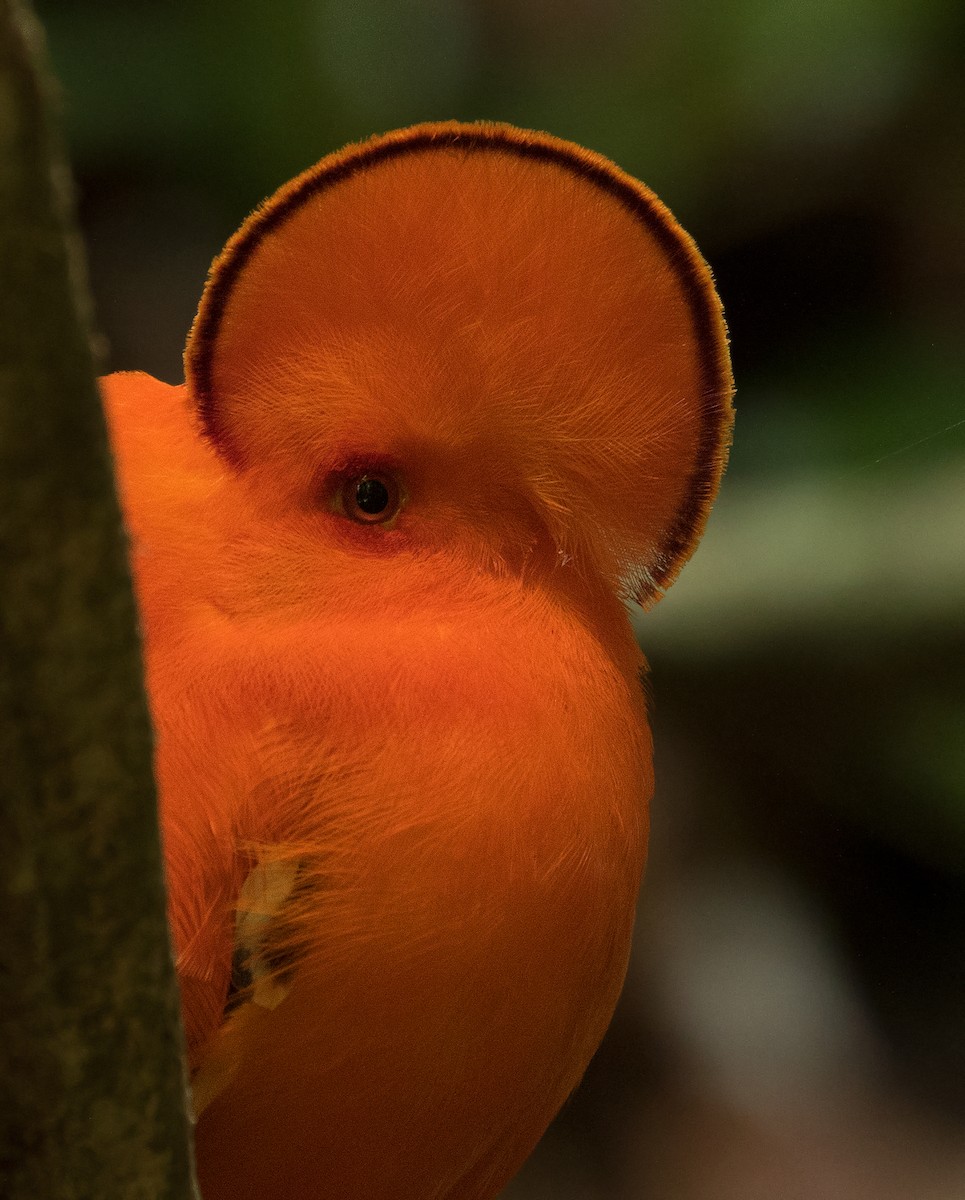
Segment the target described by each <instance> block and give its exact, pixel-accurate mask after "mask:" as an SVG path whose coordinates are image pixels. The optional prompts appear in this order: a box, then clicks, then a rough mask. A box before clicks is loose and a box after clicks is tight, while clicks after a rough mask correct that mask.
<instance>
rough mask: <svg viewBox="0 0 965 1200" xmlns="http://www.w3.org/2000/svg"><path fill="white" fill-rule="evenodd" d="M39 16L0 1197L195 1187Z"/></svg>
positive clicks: (18, 419)
mask: <svg viewBox="0 0 965 1200" xmlns="http://www.w3.org/2000/svg"><path fill="white" fill-rule="evenodd" d="M43 60H44V56H43V47H42V42H41V38H40V35H39V30H38V27H37V25H36V22H35V21H34V19H33V18H32V16H31V14H30V13H29V11H28V10H26V8H25V6H24V4H23V3H21V2H20V0H0V1193H2V1195H3V1196H4V1197H5V1200H61V1198H63V1200H74V1198H81V1197H84V1198H86V1197H90V1198H91V1200H93V1198H95V1197H96V1200H110V1198H112V1197H116V1198H120V1197H124V1198H125V1200H126V1198H133V1197H143V1198H144V1200H162V1198H165V1200H167V1198H174V1197H178V1198H180V1197H191V1196H192V1195H194V1194H195V1188H194V1184H193V1177H192V1171H191V1162H190V1138H189V1130H188V1121H187V1117H186V1106H185V1095H186V1089H185V1077H184V1067H183V1054H182V1034H181V1029H180V1023H179V1016H178V1003H177V991H176V984H175V979H174V972H173V967H172V962H171V952H170V943H169V937H168V931H167V926H166V923H165V916H164V883H163V875H162V867H161V855H160V847H159V838H158V826H157V813H156V804H155V794H154V784H153V779H152V764H151V759H152V754H151V734H150V725H149V721H148V713H147V706H146V703H145V696H144V687H143V682H142V670H141V658H140V647H139V643H138V636H137V625H136V615H135V609H134V604H133V599H132V594H131V585H130V578H129V574H128V567H127V561H126V554H125V542H124V533H123V528H122V524H121V518H120V514H119V510H118V504H117V500H116V497H115V493H114V485H113V479H112V473H111V462H110V455H109V451H108V444H107V437H106V433H105V428H104V422H103V417H102V414H101V409H100V404H99V401H98V396H97V390H96V385H95V381H94V363H93V359H92V354H91V348H90V337H89V333H88V322H87V313H86V301H85V300H84V291H83V286H82V282H81V280H80V272H79V270H78V267H79V264H80V261H81V260H80V255H79V248H78V246H77V244H76V238H75V235H74V233H73V232H72V226H71V220H70V203H69V195H68V190H69V176H68V172H67V167H66V165H65V161H64V158H63V156H62V154H61V152H60V147H59V144H58V140H57V137H56V133H55V130H54V129H53V125H52V121H51V117H50V108H51V105H50V102H49V94H50V90H51V89H50V85H49V82H48V76H47V73H46V68H45V66H44V61H43Z"/></svg>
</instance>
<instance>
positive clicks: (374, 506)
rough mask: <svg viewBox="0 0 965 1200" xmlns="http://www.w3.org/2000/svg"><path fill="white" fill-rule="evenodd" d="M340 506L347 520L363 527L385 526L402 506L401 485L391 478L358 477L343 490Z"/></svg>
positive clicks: (381, 476)
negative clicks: (356, 522)
mask: <svg viewBox="0 0 965 1200" xmlns="http://www.w3.org/2000/svg"><path fill="white" fill-rule="evenodd" d="M341 507H342V511H343V512H344V513H345V515H346V516H347V517H350V518H351V519H352V520H353V521H359V522H360V523H361V524H363V525H380V524H384V523H385V522H387V521H391V520H392V518H393V517H394V516H395V515H396V514H397V513H398V511H399V508H400V507H401V496H400V493H399V485H398V484H397V483H396V481H395V480H394V479H393V478H392V476H391V475H376V474H371V475H368V474H366V475H356V476H354V477H353V478H352V479H348V480H346V481H345V484H344V485H343V487H342V495H341Z"/></svg>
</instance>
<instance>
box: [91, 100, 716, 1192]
mask: <svg viewBox="0 0 965 1200" xmlns="http://www.w3.org/2000/svg"><path fill="white" fill-rule="evenodd" d="M185 364H186V376H187V379H186V383H185V385H183V386H180V387H171V386H168V385H166V384H163V383H159V382H158V381H156V380H154V379H152V378H150V377H149V376H146V375H142V374H137V373H130V374H118V375H113V376H109V377H107V378H106V379H105V380H103V394H104V399H105V408H106V411H107V414H108V418H109V423H110V428H111V434H112V440H113V445H114V451H115V456H116V460H117V466H118V478H119V487H120V491H121V497H122V502H123V506H124V511H125V514H126V520H127V523H128V528H129V531H130V537H131V548H132V561H133V567H134V574H135V582H136V588H137V595H138V601H139V605H140V611H141V617H142V624H143V629H144V635H145V659H146V672H147V683H148V690H149V694H150V700H151V707H152V713H153V719H154V723H155V729H156V736H157V750H156V762H157V775H158V781H159V788H160V796H161V819H162V827H163V836H164V846H165V859H166V868H167V876H168V887H169V907H170V920H171V925H172V930H173V935H174V941H175V946H176V952H177V967H178V976H179V981H180V986H181V992H182V1007H183V1014H184V1021H185V1027H186V1031H187V1037H188V1044H189V1056H190V1067H191V1070H192V1073H193V1089H194V1102H195V1109H196V1112H197V1114H198V1120H197V1127H196V1146H197V1160H198V1171H199V1178H200V1182H201V1187H202V1192H203V1195H204V1198H205V1200H229V1198H230V1200H248V1198H250V1200H272V1198H276V1197H277V1198H278V1200H303V1198H304V1200H309V1198H321V1197H339V1198H340V1200H488V1198H490V1197H493V1196H495V1195H496V1194H497V1193H498V1191H499V1190H500V1189H501V1188H502V1187H503V1185H504V1184H505V1183H506V1182H507V1180H508V1179H509V1178H510V1177H511V1176H512V1175H513V1174H514V1173H515V1171H516V1170H517V1168H518V1167H519V1165H520V1164H521V1162H522V1161H523V1159H524V1158H525V1157H526V1155H527V1154H528V1153H529V1151H530V1150H531V1149H532V1147H533V1146H534V1144H535V1143H536V1141H537V1140H538V1139H539V1137H540V1136H541V1134H542V1132H543V1131H544V1129H545V1128H546V1126H547V1124H548V1123H549V1122H550V1120H551V1119H552V1118H553V1116H554V1115H555V1113H556V1112H557V1110H558V1109H559V1107H560V1105H561V1104H562V1103H563V1101H564V1100H565V1099H566V1097H567V1096H568V1095H569V1093H570V1092H571V1091H572V1089H573V1088H574V1087H575V1085H576V1084H577V1082H578V1081H579V1079H580V1077H581V1075H582V1073H583V1071H584V1069H585V1067H586V1065H587V1063H588V1061H589V1059H590V1057H591V1056H592V1054H593V1052H594V1050H595V1049H596V1047H597V1045H598V1043H599V1041H600V1039H601V1037H602V1036H603V1033H604V1031H605V1029H606V1027H607V1024H608V1022H609V1020H610V1016H611V1014H612V1011H613V1008H614V1005H615V1003H616V1000H617V996H618V994H619V991H620V987H621V985H622V981H623V977H624V973H625V968H626V961H627V955H628V952H629V945H630V937H631V931H632V925H633V916H634V909H635V903H636V897H637V891H638V888H639V883H640V877H641V873H642V869H643V865H644V860H645V856H646V842H647V810H648V803H649V799H650V795H651V792H652V788H653V777H652V767H651V745H650V734H649V729H648V724H647V714H646V708H645V702H644V697H643V695H642V691H641V687H640V682H639V680H640V675H641V672H642V671H643V670H644V669H645V663H644V660H643V658H642V656H641V654H640V652H639V650H638V649H637V647H636V644H635V642H634V639H633V637H632V635H631V630H630V625H629V622H628V620H627V614H626V609H625V605H624V602H625V601H626V600H627V599H636V600H639V601H641V602H643V603H653V602H654V601H655V600H656V599H657V598H658V597H659V595H660V591H661V589H662V588H664V587H666V586H667V585H668V584H669V582H671V581H672V579H673V578H674V576H675V575H676V572H677V571H678V570H679V568H680V566H681V565H682V563H683V561H684V560H685V559H686V558H687V557H688V555H689V554H690V552H691V550H692V549H693V546H694V544H695V542H696V540H697V539H698V538H699V535H700V532H701V530H702V528H703V523H704V521H705V519H706V515H707V511H708V509H709V506H710V504H711V502H712V500H713V497H714V494H715V493H716V490H717V486H718V483H719V479H720V474H721V472H722V470H723V465H724V459H725V456H726V450H727V446H728V443H729V436H730V426H731V407H730V398H731V390H732V388H731V376H730V369H729V362H728V355H727V346H726V337H725V333H724V326H723V322H722V317H721V313H720V306H719V303H718V301H717V298H716V294H715V292H714V289H713V284H712V281H711V277H710V273H709V271H708V269H707V267H706V266H705V264H704V263H703V260H702V259H701V258H700V256H699V254H698V252H697V250H696V249H695V247H694V245H693V243H692V242H691V241H690V239H689V238H688V236H687V235H686V234H685V233H684V232H683V231H682V230H681V229H680V228H679V226H677V225H676V223H675V222H674V220H673V218H672V217H671V216H670V214H669V213H668V212H667V210H666V209H665V208H664V207H663V206H662V205H661V204H660V202H659V201H658V200H657V199H656V198H655V197H654V196H653V195H652V194H651V193H650V192H649V191H647V189H646V188H644V187H643V186H642V185H641V184H639V183H637V182H636V181H635V180H632V179H631V178H630V177H629V176H626V175H624V174H623V173H622V172H621V171H619V170H618V169H617V168H616V167H614V166H613V165H612V164H611V163H609V162H607V161H606V160H605V159H603V158H601V157H599V156H598V155H595V154H592V153H590V152H589V151H585V150H582V149H580V148H579V147H576V146H573V145H572V144H570V143H567V142H563V141H560V140H558V139H556V138H552V137H550V136H549V135H546V134H540V133H530V132H525V131H520V130H516V129H513V128H511V127H509V126H505V125H493V124H474V125H463V124H458V123H455V122H450V123H441V124H434V125H424V126H416V127H415V128H413V129H410V130H403V131H400V132H397V133H391V134H388V135H385V136H383V137H380V138H374V139H372V140H370V141H368V142H364V143H361V144H359V145H354V146H350V147H348V148H346V149H345V150H343V151H341V152H340V153H338V154H335V155H332V156H330V157H329V158H326V159H323V160H322V161H321V162H320V163H319V164H318V165H317V166H315V167H313V168H311V169H310V170H309V171H307V172H305V173H304V174H303V175H301V176H299V177H298V178H297V179H295V180H293V181H292V182H291V183H289V184H287V185H286V186H285V187H283V188H282V189H281V190H280V191H279V192H278V193H276V195H275V196H273V197H272V198H271V199H269V200H268V201H266V202H265V204H264V205H262V206H261V207H260V208H259V209H258V210H256V212H255V213H253V214H252V216H251V217H250V218H249V219H248V221H247V222H246V223H245V224H244V225H243V226H242V228H241V229H240V230H239V232H238V233H237V234H236V235H235V236H234V237H233V238H232V239H231V240H230V241H229V243H228V245H227V246H226V248H225V251H224V252H223V254H222V255H221V256H220V257H219V258H218V259H217V260H216V261H215V263H214V265H213V267H212V271H211V274H210V277H209V280H208V284H207V287H206V290H205V293H204V296H203V298H202V301H201V306H200V309H199V313H198V317H197V319H196V321H195V325H194V327H193V329H192V332H191V336H190V338H189V342H188V347H187V351H186V355H185ZM366 488H367V489H369V490H368V491H366V490H365V489H366ZM360 489H361V490H360ZM380 506H381V507H380ZM369 510H371V511H369Z"/></svg>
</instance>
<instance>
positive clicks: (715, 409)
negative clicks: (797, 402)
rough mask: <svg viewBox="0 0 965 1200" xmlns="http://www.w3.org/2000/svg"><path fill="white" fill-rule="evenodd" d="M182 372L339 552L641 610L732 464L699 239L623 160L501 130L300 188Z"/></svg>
mask: <svg viewBox="0 0 965 1200" xmlns="http://www.w3.org/2000/svg"><path fill="white" fill-rule="evenodd" d="M186 370H187V379H188V384H189V387H190V390H191V393H192V395H193V398H194V402H195V404H196V408H197V413H198V417H199V419H200V423H201V427H202V429H203V432H204V433H205V434H206V436H207V437H208V438H209V439H210V441H211V443H212V444H213V445H214V447H215V448H216V450H217V451H218V453H219V454H220V455H221V456H222V458H223V459H224V460H225V461H226V462H227V463H228V464H229V466H230V468H231V469H232V470H234V471H237V472H238V473H240V474H241V475H243V476H246V477H247V478H248V479H249V480H250V481H252V486H253V487H254V488H255V489H257V490H259V491H260V493H261V494H262V495H263V496H264V497H265V498H266V499H268V500H270V501H271V502H272V503H274V504H276V505H279V506H281V507H282V508H291V507H292V506H294V507H297V508H298V509H299V510H300V511H302V512H307V513H311V514H316V515H317V517H318V531H319V532H318V536H319V538H320V539H323V540H324V541H325V542H327V543H328V544H332V545H335V544H337V545H338V546H339V547H342V548H346V549H348V550H350V551H352V552H353V553H354V552H358V553H361V554H364V555H368V556H377V557H380V558H384V557H386V556H393V555H398V554H400V553H402V554H406V555H408V554H411V553H415V554H420V553H422V552H424V551H425V552H429V553H433V552H443V553H446V552H450V551H451V552H453V553H456V554H457V555H458V556H459V557H460V558H461V559H463V560H465V559H466V558H467V557H468V558H470V559H471V560H473V561H474V562H476V563H478V564H479V565H480V566H481V567H482V568H483V569H492V570H495V571H497V572H498V571H510V572H513V573H520V574H523V575H526V574H532V575H536V576H538V577H539V579H540V580H545V579H547V578H549V577H550V576H553V577H554V578H557V579H573V578H575V579H590V580H595V581H597V582H600V581H602V582H604V583H605V584H606V585H607V586H608V587H609V588H611V589H612V590H614V591H617V592H620V593H621V594H622V595H623V596H624V597H629V598H633V599H636V600H639V601H641V602H643V603H649V602H652V601H653V600H654V599H656V598H657V597H658V596H659V594H660V592H661V590H662V589H663V588H665V587H666V586H667V585H668V584H669V583H670V582H671V581H672V580H673V578H674V577H675V575H676V573H677V571H678V570H679V568H680V566H681V565H682V563H683V562H684V561H685V560H686V558H687V557H688V556H689V554H690V552H691V550H692V548H693V546H694V544H695V543H696V541H697V539H698V538H699V535H700V532H701V530H702V528H703V524H704V521H705V519H706V515H707V512H708V509H709V507H710V504H711V502H712V500H713V497H714V495H715V493H716V490H717V486H718V482H719V478H720V474H721V471H722V470H723V465H724V460H725V457H726V450H727V446H728V443H729V434H730V424H731V409H730V396H731V376H730V366H729V361H728V355H727V348H726V335H725V331H724V326H723V321H722V317H721V313H720V305H719V303H718V300H717V297H716V294H715V292H714V288H713V284H712V281H711V277H710V273H709V271H708V269H707V267H706V265H705V264H704V262H703V260H702V259H701V257H700V255H699V253H698V252H697V250H696V248H695V247H694V245H693V243H692V242H691V240H690V238H689V237H688V236H687V235H686V234H685V233H684V232H683V231H682V230H681V229H680V228H679V226H677V224H676V223H675V222H674V220H673V218H672V217H671V216H670V214H669V213H668V212H667V210H666V209H665V208H664V207H663V206H662V205H661V203H660V202H659V201H658V200H657V199H656V198H655V197H654V196H653V195H652V194H651V193H650V192H649V191H648V190H647V189H646V188H644V187H643V186H642V185H640V184H639V183H637V182H636V181H635V180H633V179H631V178H630V177H629V176H627V175H625V174H623V173H622V172H621V171H619V170H618V169H617V168H615V167H614V166H613V165H612V164H610V163H609V162H607V160H605V159H603V158H601V157H599V156H597V155H595V154H592V153H589V152H587V151H584V150H581V149H579V148H578V147H576V146H573V145H571V144H570V143H567V142H563V141H560V140H558V139H555V138H552V137H549V136H547V135H544V134H530V133H525V132H520V131H518V130H514V129H511V128H510V127H507V126H500V125H490V124H480V125H462V124H456V123H451V124H441V125H428V126H419V127H416V128H415V129H410V130H406V131H404V132H402V133H397V134H389V135H387V136H385V137H381V138H376V139H373V140H371V141H369V142H366V143H363V144H361V145H356V146H351V147H349V148H348V149H346V150H344V151H342V152H340V153H339V154H336V155H333V156H331V157H329V158H327V159H325V160H323V161H322V162H321V163H319V164H318V165H317V166H316V167H314V168H312V169H311V170H309V171H307V172H305V173H304V174H303V175H301V176H299V177H298V178H297V179H295V180H293V181H292V182H291V183H290V184H288V185H286V186H285V187H283V188H282V189H281V190H280V191H279V192H278V193H276V195H275V196H273V197H272V198H271V199H270V200H268V201H267V202H266V203H265V204H264V205H263V206H262V207H261V208H259V209H258V210H257V211H256V212H255V213H254V214H253V215H252V216H251V217H250V218H249V219H248V221H247V222H246V223H245V224H244V225H243V226H242V228H241V229H240V230H239V232H238V233H237V234H236V235H235V236H234V238H233V239H232V240H231V241H230V242H229V243H228V245H227V247H226V248H225V251H224V253H223V254H222V255H221V257H220V258H219V259H218V260H217V261H216V263H215V265H214V267H213V268H212V273H211V277H210V279H209V283H208V286H207V289H206V291H205V295H204V298H203V300H202V303H201V307H200V310H199V313H198V317H197V320H196V322H195V326H194V328H193V330H192V335H191V338H190V340H189V343H188V349H187V354H186ZM557 573H559V574H557Z"/></svg>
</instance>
